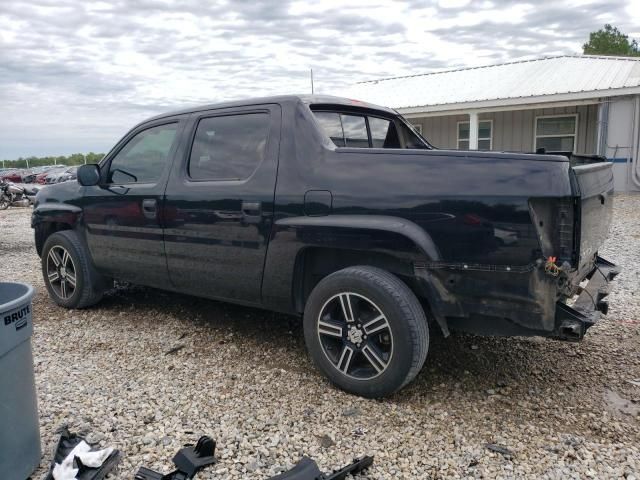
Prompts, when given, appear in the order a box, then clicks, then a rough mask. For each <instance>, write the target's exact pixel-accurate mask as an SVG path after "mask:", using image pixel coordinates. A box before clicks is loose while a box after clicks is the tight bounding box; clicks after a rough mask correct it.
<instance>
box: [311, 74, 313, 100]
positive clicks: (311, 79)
mask: <svg viewBox="0 0 640 480" xmlns="http://www.w3.org/2000/svg"><path fill="white" fill-rule="evenodd" d="M311 95H313V68H312V69H311Z"/></svg>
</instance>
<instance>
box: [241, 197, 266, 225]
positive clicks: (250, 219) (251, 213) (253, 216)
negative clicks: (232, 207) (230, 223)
mask: <svg viewBox="0 0 640 480" xmlns="http://www.w3.org/2000/svg"><path fill="white" fill-rule="evenodd" d="M241 209H242V220H243V221H244V222H245V223H260V221H261V220H262V203H261V202H242V207H241Z"/></svg>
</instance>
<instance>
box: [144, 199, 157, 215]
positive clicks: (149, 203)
mask: <svg viewBox="0 0 640 480" xmlns="http://www.w3.org/2000/svg"><path fill="white" fill-rule="evenodd" d="M142 213H143V215H144V216H145V217H147V218H156V217H157V215H158V202H156V199H155V198H145V199H144V200H142Z"/></svg>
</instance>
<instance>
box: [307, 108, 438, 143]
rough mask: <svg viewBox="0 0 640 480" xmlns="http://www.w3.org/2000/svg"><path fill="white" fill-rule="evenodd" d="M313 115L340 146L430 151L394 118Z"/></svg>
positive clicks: (318, 113) (326, 112)
mask: <svg viewBox="0 0 640 480" xmlns="http://www.w3.org/2000/svg"><path fill="white" fill-rule="evenodd" d="M313 114H314V116H315V117H316V120H317V121H318V123H319V124H320V128H322V130H323V131H324V132H325V133H326V134H327V136H328V137H329V138H330V139H331V141H332V142H333V143H334V144H335V145H336V146H337V147H357V148H369V147H372V148H421V149H424V148H429V147H428V146H427V144H425V143H424V142H423V141H422V140H421V139H420V137H419V136H418V135H416V134H415V133H414V132H412V131H411V130H410V129H408V128H406V127H405V126H404V124H402V123H397V122H395V121H393V120H392V119H387V118H381V117H373V116H370V115H366V114H363V115H358V114H356V113H343V112H328V111H314V112H313ZM398 126H399V128H400V131H399V130H398ZM403 139H404V141H403Z"/></svg>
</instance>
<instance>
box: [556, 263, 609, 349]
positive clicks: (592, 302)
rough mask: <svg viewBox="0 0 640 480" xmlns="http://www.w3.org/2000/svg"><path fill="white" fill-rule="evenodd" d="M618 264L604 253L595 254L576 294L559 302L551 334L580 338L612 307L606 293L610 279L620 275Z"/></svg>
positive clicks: (574, 339)
mask: <svg viewBox="0 0 640 480" xmlns="http://www.w3.org/2000/svg"><path fill="white" fill-rule="evenodd" d="M618 273H620V272H619V270H618V269H617V268H616V266H615V265H614V264H613V263H611V262H609V261H607V260H605V259H604V258H602V257H599V256H598V257H596V262H595V266H594V268H593V269H592V270H591V271H590V272H589V274H588V275H587V276H586V277H585V279H584V280H583V281H582V282H581V284H580V287H579V288H578V291H577V294H576V295H575V296H574V297H573V298H571V299H569V300H567V301H565V302H557V303H556V322H555V324H556V330H555V332H554V334H553V335H552V336H553V337H554V338H557V339H559V340H569V341H579V340H581V339H582V337H584V334H585V333H586V332H587V330H588V329H589V327H591V326H592V325H594V324H595V323H596V322H597V321H598V320H599V319H600V317H601V315H603V314H604V315H606V314H607V312H608V310H609V304H608V303H607V300H606V298H605V297H606V296H607V295H609V291H610V285H611V283H610V282H611V280H613V279H614V278H615V276H616V275H618Z"/></svg>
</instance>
